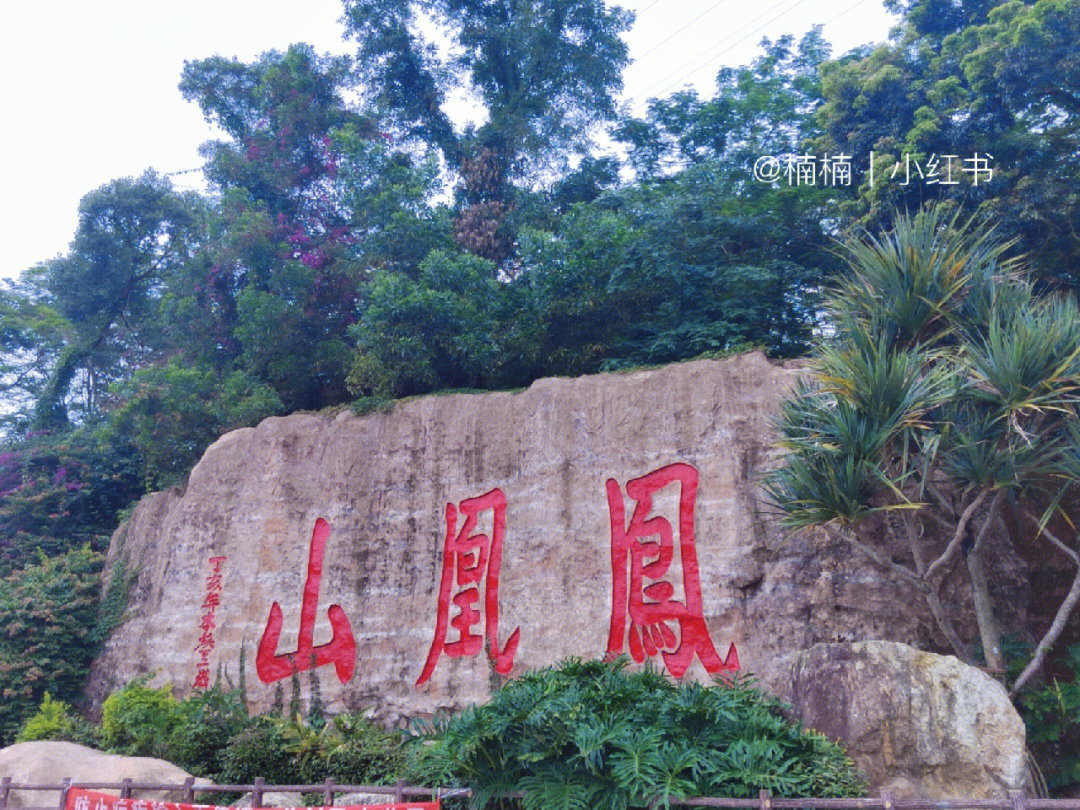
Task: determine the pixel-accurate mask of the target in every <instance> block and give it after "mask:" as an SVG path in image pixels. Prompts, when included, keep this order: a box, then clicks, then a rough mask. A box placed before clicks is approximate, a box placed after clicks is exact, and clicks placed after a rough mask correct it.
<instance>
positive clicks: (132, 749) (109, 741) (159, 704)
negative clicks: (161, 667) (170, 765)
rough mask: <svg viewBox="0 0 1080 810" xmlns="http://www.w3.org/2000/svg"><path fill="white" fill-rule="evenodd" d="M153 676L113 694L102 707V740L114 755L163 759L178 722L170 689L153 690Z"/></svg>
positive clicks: (178, 717)
mask: <svg viewBox="0 0 1080 810" xmlns="http://www.w3.org/2000/svg"><path fill="white" fill-rule="evenodd" d="M151 677H152V676H149V675H147V676H143V677H141V678H136V679H135V680H134V681H132V682H131V683H129V684H127V685H126V686H124V687H123V688H122V689H120V690H118V691H116V692H113V693H112V694H111V695H109V696H108V697H107V698H106V699H105V703H104V704H103V705H102V707H101V739H102V742H103V743H104V744H105V747H106V748H107V749H108V750H110V751H112V752H114V753H117V754H126V755H128V756H143V757H162V758H164V757H166V756H167V755H168V741H169V737H170V736H171V735H172V733H173V731H174V730H175V729H176V727H177V725H178V723H179V722H180V704H179V703H177V702H176V698H174V697H173V695H172V687H170V686H162V687H161V688H159V689H152V688H150V687H149V686H147V685H146V684H147V682H148V681H149V680H150V678H151Z"/></svg>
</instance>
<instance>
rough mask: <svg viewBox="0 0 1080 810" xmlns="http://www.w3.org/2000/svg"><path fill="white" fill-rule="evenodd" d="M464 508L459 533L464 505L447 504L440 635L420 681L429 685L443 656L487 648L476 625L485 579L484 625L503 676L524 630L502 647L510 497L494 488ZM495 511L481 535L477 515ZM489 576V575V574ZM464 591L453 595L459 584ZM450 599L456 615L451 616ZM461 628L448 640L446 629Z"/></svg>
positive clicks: (437, 626)
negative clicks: (501, 582)
mask: <svg viewBox="0 0 1080 810" xmlns="http://www.w3.org/2000/svg"><path fill="white" fill-rule="evenodd" d="M459 506H460V512H461V514H462V515H464V517H465V521H464V522H463V523H462V525H461V531H457V519H458V512H459V508H458V507H455V506H454V504H452V503H448V504H447V505H446V540H445V542H444V545H443V568H442V579H441V580H440V583H439V604H438V616H437V618H436V620H435V638H434V639H433V640H432V642H431V649H430V650H429V651H428V656H427V661H425V662H424V670H423V672H421V673H420V678H419V679H418V680H417V681H416V685H417V686H419V685H420V684H422V683H424V682H425V681H427V680H428V679H429V678H430V677H431V673H432V672H434V671H435V664H436V663H437V662H438V660H439V655H440V654H442V653H446V654H447V655H448V656H450V657H451V658H459V657H461V656H463V655H476V654H477V653H478V652H480V650H481V649H482V648H483V646H484V641H483V637H482V636H481V635H480V633H477V632H474V631H473V628H474V627H475V626H476V625H477V624H479V622H480V611H479V609H478V608H479V602H480V583H481V581H484V627H485V632H486V634H487V640H488V655H489V656H490V657H491V660H492V661H493V662H494V664H495V671H496V672H498V673H499V674H501V675H505V674H506V673H508V672H509V671H510V670H511V669H512V668H513V666H514V653H515V652H517V646H518V641H519V640H520V635H521V628H515V629H514V632H513V633H511V634H510V637H509V638H508V639H507V640H506V645H505V646H504V647H503V648H502V649H501V650H500V649H499V569H500V566H501V565H502V544H503V536H504V535H505V533H506V496H505V495H504V494H503V491H502V490H501V489H493V490H491V491H490V492H487V493H485V494H483V495H481V496H479V497H477V498H469V499H467V500H464V501H462V502H461V504H460V505H459ZM489 509H490V510H491V512H492V528H491V536H490V537H489V536H488V535H486V534H483V533H476V524H477V518H478V516H479V515H480V513H481V512H484V511H486V510H489ZM485 575H486V578H485ZM455 583H456V585H457V587H458V588H459V589H460V590H458V592H457V593H456V594H454V595H453V597H452V598H451V593H452V591H453V590H454V585H455ZM451 602H452V603H453V604H454V606H455V607H456V608H457V614H456V615H455V616H454V617H453V618H452V619H451V618H450V604H451ZM448 625H449V627H453V628H454V630H456V631H457V639H456V640H453V641H447V640H446V635H447V629H448Z"/></svg>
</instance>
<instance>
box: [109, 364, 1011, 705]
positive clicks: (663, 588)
mask: <svg viewBox="0 0 1080 810" xmlns="http://www.w3.org/2000/svg"><path fill="white" fill-rule="evenodd" d="M798 374H799V371H798V369H796V368H791V367H784V366H780V365H774V364H771V363H769V362H768V361H767V360H766V359H765V358H764V357H763V356H762V355H761V354H759V353H754V354H748V355H744V356H741V357H737V358H732V359H728V360H723V361H711V360H709V361H696V362H691V363H683V364H679V365H673V366H668V367H664V368H659V369H653V370H642V371H635V372H631V373H624V374H601V375H594V376H589V377H581V378H577V379H546V380H540V381H538V382H536V383H534V384H533V385H532V386H531V387H530V388H529V389H528V390H526V391H522V392H518V393H490V394H482V395H462V394H455V395H449V396H429V397H424V398H418V399H412V400H407V401H403V402H399V403H397V404H396V405H395V407H394V408H393V410H392V411H391V412H389V413H372V414H368V415H365V416H357V415H354V414H352V413H349V412H342V413H338V414H336V415H330V414H302V415H294V416H289V417H285V418H274V419H268V420H266V421H264V422H263V423H261V424H260V425H259V426H258V427H255V428H248V429H244V430H238V431H235V432H232V433H229V434H227V435H226V436H223V437H222V438H221V439H219V440H218V441H217V442H216V443H214V444H213V445H212V446H211V447H210V448H209V449H208V450H207V451H206V453H205V455H204V457H203V458H202V460H201V461H200V462H199V464H198V465H197V466H196V467H195V469H194V470H193V472H192V473H191V476H190V479H189V481H188V485H187V487H186V489H185V490H184V491H182V492H181V491H175V490H174V491H169V492H161V493H156V494H154V495H150V496H148V497H146V498H144V499H143V501H142V502H141V503H140V504H139V505H138V507H137V508H136V509H135V511H134V513H133V514H132V516H131V518H130V520H129V521H127V523H126V524H125V525H124V526H122V527H121V528H120V529H119V530H118V531H117V533H116V534H115V535H114V537H113V542H112V545H111V547H110V552H109V553H110V559H111V561H112V562H115V561H116V560H118V559H119V558H120V557H121V556H123V557H126V558H127V559H128V560H129V561H130V562H131V563H132V564H133V565H134V566H137V570H138V579H137V583H136V585H135V588H134V591H133V593H132V599H131V605H130V610H129V612H128V614H127V618H126V620H125V622H124V623H123V625H122V626H121V627H120V628H119V629H118V630H117V631H116V632H115V633H114V634H113V636H112V637H111V638H110V639H109V641H108V642H107V644H106V646H105V650H104V653H103V655H102V656H101V657H100V658H99V660H98V661H97V662H96V663H95V666H94V670H93V675H92V678H91V681H90V685H89V687H88V689H89V692H90V694H91V695H92V696H93V697H95V698H98V699H100V698H101V697H102V696H103V695H105V694H106V693H107V692H108V690H110V689H111V688H114V687H116V686H117V685H119V684H122V683H124V682H125V681H127V680H128V679H130V678H132V677H134V676H136V675H138V674H140V673H144V672H148V671H154V670H156V671H157V672H159V675H160V677H159V682H160V681H170V682H172V684H173V685H174V687H176V689H177V691H178V693H181V694H183V693H185V692H187V691H189V690H191V689H192V688H193V687H194V686H195V685H196V684H197V683H204V682H206V680H207V679H210V680H213V679H214V678H215V677H216V674H217V672H218V671H219V670H220V671H222V672H223V673H224V676H225V677H227V678H229V679H231V680H232V681H233V682H235V681H236V679H237V678H238V671H239V662H240V658H241V648H243V649H244V651H245V653H246V675H247V677H246V681H247V686H248V695H249V699H250V700H251V702H252V703H253V707H254V708H256V709H265V708H267V707H269V705H270V704H271V703H272V702H273V700H274V693H275V690H276V689H279V688H282V687H284V690H285V691H286V694H287V693H288V689H289V683H290V674H291V672H290V669H291V666H292V664H293V663H295V664H296V666H297V668H298V669H299V670H306V669H308V668H309V667H310V665H311V661H312V654H313V653H315V654H316V657H315V663H316V665H317V668H316V672H317V674H318V677H319V680H320V684H321V690H322V695H323V698H324V700H326V701H327V702H328V703H329V705H330V707H331V709H341V708H345V707H348V708H361V707H363V708H371V709H374V711H375V713H376V714H377V715H378V716H379V717H380V718H381V719H382V720H384V721H388V722H397V721H399V720H401V719H402V718H404V717H406V716H412V715H417V714H428V713H431V712H434V711H436V710H439V709H450V708H454V707H459V706H461V705H463V704H467V703H469V702H473V701H481V700H483V699H484V698H485V697H486V696H487V695H488V694H489V690H490V688H491V686H492V685H493V684H494V683H497V681H498V679H499V678H500V677H502V675H503V674H506V673H509V674H511V675H512V674H513V673H516V672H520V671H523V670H525V669H528V668H535V667H540V666H546V665H550V664H552V663H554V662H556V661H558V660H559V659H561V658H564V657H566V656H571V655H573V656H580V657H586V658H590V657H596V656H599V655H601V654H604V653H605V652H606V651H608V650H612V649H613V650H615V651H630V652H639V653H642V654H647V653H649V652H653V651H654V648H655V647H659V648H662V649H665V650H666V652H667V653H668V655H667V656H666V657H665V658H664V659H663V663H666V664H667V666H668V669H669V671H671V672H673V673H678V672H679V671H681V669H682V668H683V666H685V665H686V664H687V663H688V662H690V667H689V670H688V672H687V676H689V677H698V678H701V677H706V676H707V672H706V669H705V667H703V665H702V660H703V659H708V660H709V661H711V662H712V667H711V668H713V669H715V665H717V664H719V663H721V661H722V659H723V658H724V656H726V655H727V654H728V647H729V645H730V644H734V645H735V646H736V648H737V654H738V657H739V659H740V661H741V664H742V666H743V668H744V669H748V670H751V671H754V672H758V673H761V674H767V673H768V672H769V671H770V669H771V668H772V667H773V666H774V662H776V661H778V660H779V658H780V657H781V656H783V655H784V654H786V653H790V652H794V651H798V650H802V649H805V648H807V647H809V646H810V645H812V644H814V643H817V642H823V641H835V640H837V639H841V640H862V639H868V638H887V639H896V640H902V641H907V642H912V643H916V644H918V645H919V646H922V647H930V648H933V646H934V645H935V644H937V643H938V642H939V639H938V638H937V637H936V636H935V631H934V630H933V622H932V620H931V619H930V617H929V615H928V612H927V611H926V610H925V608H924V606H923V605H922V603H921V600H920V598H919V596H918V595H917V594H916V593H914V592H913V591H912V589H911V588H910V587H909V586H907V585H906V584H904V583H902V582H896V581H894V580H892V579H890V578H889V577H885V576H882V575H881V573H880V572H879V571H878V570H876V569H875V568H874V567H873V564H872V563H869V562H867V561H866V560H864V559H862V558H860V557H858V556H856V555H854V554H853V552H852V551H851V550H850V549H849V548H848V547H847V546H845V545H842V544H838V543H837V542H836V541H831V540H828V539H826V538H824V537H804V538H796V539H793V540H791V541H790V542H788V543H786V544H783V545H780V544H779V540H780V539H781V537H780V535H779V534H778V533H776V532H774V531H772V530H770V528H769V522H768V520H767V515H766V514H765V512H764V511H763V506H762V503H761V500H760V496H759V488H758V475H759V473H760V472H761V471H762V469H763V468H764V466H766V465H767V464H768V463H769V462H770V459H771V458H772V455H771V453H772V451H771V449H770V448H771V445H772V436H771V433H770V429H769V424H770V419H771V418H772V416H773V414H774V413H775V410H776V406H777V404H778V403H779V401H780V399H781V398H782V397H783V396H785V395H787V394H788V392H789V391H790V389H791V386H792V384H793V382H794V381H795V379H796V377H797V376H798ZM650 473H655V475H653V476H652V477H651V478H645V479H642V477H643V476H646V475H647V474H650ZM635 479H642V480H639V481H638V483H637V484H632V485H630V486H629V487H628V482H631V481H633V480H635ZM665 480H666V481H667V482H668V483H667V484H666V485H665V486H662V487H661V486H660V485H661V484H664V482H665ZM695 480H696V491H695V490H694V482H695ZM650 487H652V488H655V489H656V491H655V493H654V495H655V497H654V498H653V503H652V510H651V512H649V509H648V508H647V506H645V499H646V498H645V496H646V495H647V494H648V492H647V491H646V490H650ZM630 490H634V491H630ZM485 494H487V495H488V496H489V500H488V501H487V502H486V503H482V502H478V501H475V500H470V499H475V498H477V497H478V496H482V495H485ZM500 497H502V498H505V508H502V507H501V506H500V505H499V503H496V501H498V499H499V498H500ZM638 506H642V507H643V508H642V510H641V511H640V512H638V511H637V507H638ZM620 513H621V514H620ZM470 515H473V516H475V517H476V518H477V522H476V525H475V526H472V525H466V524H468V522H469V520H470ZM613 515H615V519H614V521H613ZM650 516H651V517H653V518H659V520H655V521H646V518H649V517H650ZM496 517H498V518H499V519H500V520H504V521H505V532H504V535H503V537H502V544H501V556H500V555H499V554H498V553H497V552H498V549H497V548H496V546H497V543H494V542H490V539H491V537H492V536H494V535H496V534H499V533H498V532H496V531H495V530H494V529H495V522H496ZM320 519H322V520H324V521H325V522H326V523H325V524H322V523H319V522H318V521H319V520H320ZM613 524H614V525H615V530H614V532H613ZM620 524H621V525H620ZM448 525H449V526H451V527H452V531H451V533H450V537H451V551H454V549H455V548H456V554H453V553H452V554H450V555H449V556H447V555H446V554H445V553H444V552H445V551H446V539H447V529H448ZM317 527H318V528H317ZM463 528H464V529H465V531H464V532H463ZM666 529H670V536H669V539H670V541H671V545H670V549H669V550H670V557H668V556H664V555H666V554H667V553H668V552H667V551H665V552H664V555H661V556H660V557H657V556H655V553H656V550H657V547H656V546H655V545H650V543H649V542H648V541H651V540H656V539H657V537H658V536H659V535H658V532H660V533H662V532H663V530H666ZM691 529H692V532H691ZM478 534H480V535H483V536H482V537H477V535H478ZM313 535H314V536H313ZM649 535H652V536H651V537H650V536H649ZM469 537H472V538H473V539H471V540H469V539H468V538H469ZM639 540H641V541H646V542H643V543H642V542H638V541H639ZM320 547H322V548H323V550H324V554H323V556H322V558H321V560H320V559H318V558H319V554H318V553H316V554H314V555H313V554H312V549H315V551H316V552H317V551H318V549H319V548H320ZM650 555H652V556H650ZM447 562H448V563H449V565H450V567H449V569H444V563H447ZM695 562H696V568H697V572H696V573H697V575H696V576H694V567H695V566H694V564H695ZM315 563H319V564H315ZM499 563H501V565H500V564H499ZM1003 564H1004V563H1003ZM215 571H216V573H215ZM496 574H497V575H498V577H497V581H496V576H495V575H496ZM444 575H445V576H444ZM477 580H479V581H477ZM1003 587H1005V586H1004V585H1003ZM473 588H475V590H471V589H473ZM645 588H648V589H649V590H648V592H647V593H644V590H645ZM305 594H306V596H305ZM305 600H306V601H305ZM958 602H959V603H963V602H962V600H958ZM658 603H661V606H660V607H656V605H657V604H658ZM662 603H666V604H662ZM1007 603H1008V604H1016V605H1023V604H1025V600H1024V599H1010V600H1007ZM274 605H277V607H272V606H274ZM332 605H336V606H337V607H331V606H332ZM440 605H442V607H443V608H445V610H441V609H440V607H439V606H440ZM658 612H659V613H660V614H661V616H660V618H666V619H667V621H666V622H665V623H664V624H663V625H661V623H659V622H658V621H657V615H656V614H657V613H658ZM680 612H681V613H680ZM302 616H303V617H305V619H304V620H303V621H302ZM635 618H636V619H637V621H638V622H639V623H640V624H636V623H634V621H633V620H634V619H635ZM496 620H497V628H496V626H495V625H496ZM1004 621H1005V623H1006V625H1007V626H1008V624H1009V617H1007V616H1006V617H1004ZM301 625H304V626H305V627H306V631H305V632H303V633H302V632H301ZM643 628H644V630H643ZM642 632H644V635H642ZM275 634H277V635H279V636H280V638H278V639H276V640H275ZM440 642H442V643H440ZM680 644H681V648H680V650H681V653H683V655H679V654H674V653H675V648H676V647H678V646H679V645H680ZM354 645H355V646H354ZM515 645H516V646H515ZM260 646H261V647H262V651H261V654H260V652H259V651H260ZM714 649H715V652H716V655H715V656H712V655H711V652H712V651H713V650H714ZM290 652H292V653H294V655H293V656H292V659H291V660H290V658H289V657H288V655H287V653H290ZM489 653H490V656H489ZM500 654H501V655H500ZM275 655H277V656H278V657H276V658H275ZM729 660H733V658H732V659H729ZM301 683H302V689H303V691H305V692H306V690H307V688H308V675H307V673H303V675H302V677H301Z"/></svg>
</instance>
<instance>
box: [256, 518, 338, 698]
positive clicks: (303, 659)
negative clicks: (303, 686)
mask: <svg viewBox="0 0 1080 810" xmlns="http://www.w3.org/2000/svg"><path fill="white" fill-rule="evenodd" d="M329 537H330V524H329V523H327V522H326V521H325V520H323V519H322V518H319V519H318V520H316V521H315V529H314V530H313V531H312V533H311V545H310V546H309V547H308V565H307V577H306V578H305V579H304V595H303V598H302V600H301V603H300V631H299V633H298V635H297V644H296V650H295V651H293V652H285V653H278V652H277V648H278V640H279V639H280V638H281V629H282V626H283V624H284V621H285V620H284V616H283V614H282V611H281V605H280V604H278V603H277V602H274V604H272V605H271V606H270V616H269V617H268V618H267V620H266V628H265V629H264V630H263V634H262V637H261V638H260V639H259V648H258V650H257V651H256V653H255V672H256V674H257V675H258V676H259V680H260V681H262V682H263V683H273V682H274V681H280V680H282V679H283V678H288V677H289V676H290V675H291V674H292V673H293V672H304V671H306V670H309V669H311V668H313V667H322V666H326V665H327V664H333V665H334V671H335V672H336V673H337V676H338V680H339V681H341V682H342V683H345V682H346V681H348V680H349V678H351V677H352V676H353V672H354V671H355V669H356V639H355V638H354V637H353V632H352V625H351V624H350V623H349V617H348V616H346V615H345V610H344V609H343V608H342V607H341V605H330V607H329V608H328V609H327V617H328V618H329V620H330V628H331V630H332V631H333V635H332V637H331V638H330V640H329V641H328V642H326V643H325V644H319V645H317V646H316V645H315V644H314V634H315V620H316V618H317V614H318V610H319V588H320V586H321V584H322V575H323V556H324V554H325V553H326V541H327V540H328V539H329Z"/></svg>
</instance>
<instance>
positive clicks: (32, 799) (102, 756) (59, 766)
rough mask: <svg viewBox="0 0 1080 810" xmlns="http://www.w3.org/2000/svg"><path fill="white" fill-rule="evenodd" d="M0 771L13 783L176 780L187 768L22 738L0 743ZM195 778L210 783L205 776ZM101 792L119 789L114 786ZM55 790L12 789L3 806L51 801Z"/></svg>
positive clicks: (143, 794)
mask: <svg viewBox="0 0 1080 810" xmlns="http://www.w3.org/2000/svg"><path fill="white" fill-rule="evenodd" d="M0 775H2V776H10V777H11V781H12V782H14V783H15V784H18V785H56V784H59V783H60V780H61V779H64V778H65V777H71V779H72V781H74V782H117V783H119V782H121V781H123V780H124V779H131V780H132V781H133V782H137V783H142V784H159V785H181V784H183V782H184V780H185V779H187V778H188V777H189V776H190V775H191V774H189V773H188V772H187V771H185V770H183V769H182V768H178V767H177V766H176V765H173V764H172V763H170V762H166V761H165V760H163V759H153V758H152V757H124V756H120V755H119V754H106V753H103V752H102V751H96V750H94V749H93V748H87V747H86V746H85V745H77V744H75V743H70V742H52V741H42V742H24V743H15V745H9V746H8V747H7V748H3V749H0ZM195 784H196V785H197V786H198V785H207V784H211V783H210V782H207V781H206V780H205V779H199V780H196V782H195ZM102 792H104V793H113V794H115V795H119V791H117V790H104V791H102ZM131 795H132V797H133V798H136V799H149V800H156V801H168V802H176V801H180V800H181V799H182V798H183V794H182V793H181V792H180V791H160V790H151V791H146V790H144V791H138V790H136V791H133V792H132V794H131ZM59 801H60V792H59V791H55V790H54V791H48V790H46V791H39V790H35V791H28V790H13V791H11V795H10V796H9V797H8V807H56V805H57V804H58V803H59Z"/></svg>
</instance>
